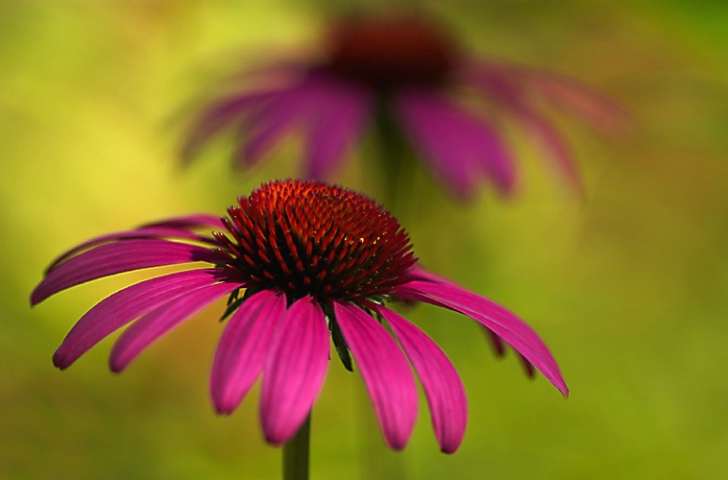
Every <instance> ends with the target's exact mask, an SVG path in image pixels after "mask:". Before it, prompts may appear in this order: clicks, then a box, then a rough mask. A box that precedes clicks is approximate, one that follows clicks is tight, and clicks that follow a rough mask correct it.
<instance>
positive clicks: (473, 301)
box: [394, 280, 569, 395]
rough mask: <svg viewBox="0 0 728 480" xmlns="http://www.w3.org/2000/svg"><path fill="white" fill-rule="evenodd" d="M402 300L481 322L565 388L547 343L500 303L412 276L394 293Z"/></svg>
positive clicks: (459, 288) (561, 389)
mask: <svg viewBox="0 0 728 480" xmlns="http://www.w3.org/2000/svg"><path fill="white" fill-rule="evenodd" d="M394 294H395V295H396V296H397V297H401V298H403V299H405V300H416V301H422V302H427V303H431V304H433V305H437V306H440V307H444V308H448V309H450V310H454V311H456V312H459V313H462V314H463V315H467V316H469V317H471V318H472V319H474V320H475V321H477V322H479V323H481V324H482V325H483V326H485V327H487V328H488V329H489V330H491V331H492V332H493V333H495V334H496V335H498V336H499V337H501V338H502V339H503V340H504V341H505V342H506V343H508V344H509V345H511V346H512V347H513V348H514V349H516V351H518V352H519V353H520V354H521V355H523V357H525V358H526V359H527V360H528V361H529V362H531V363H532V364H533V365H534V366H535V367H536V368H537V369H539V370H540V371H541V373H543V375H544V376H545V377H546V378H547V379H548V380H549V381H550V382H551V383H552V384H553V385H554V386H555V387H556V388H557V389H559V391H561V393H563V394H564V395H568V392H569V390H568V388H567V386H566V383H565V382H564V379H563V377H562V376H561V372H560V370H559V366H558V365H557V364H556V360H554V358H553V356H552V355H551V352H550V351H549V349H548V347H547V346H546V345H545V344H544V343H543V341H542V340H541V339H540V338H539V336H538V335H537V334H536V333H535V332H534V331H533V330H532V329H531V327H529V326H528V325H527V324H526V323H525V322H523V320H521V319H520V318H518V317H517V316H516V315H514V314H513V313H511V312H509V311H508V310H506V309H505V308H503V307H501V306H500V305H498V304H496V303H494V302H492V301H490V300H488V299H486V298H484V297H481V296H479V295H476V294H474V293H472V292H470V291H468V290H465V289H464V288H461V287H459V286H457V285H455V284H453V283H451V282H449V281H448V282H442V283H437V282H431V281H422V280H413V281H411V282H409V283H406V284H403V285H402V286H400V287H397V288H396V290H395V293H394Z"/></svg>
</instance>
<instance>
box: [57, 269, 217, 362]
mask: <svg viewBox="0 0 728 480" xmlns="http://www.w3.org/2000/svg"><path fill="white" fill-rule="evenodd" d="M219 281H220V273H219V272H218V271H216V270H213V269H208V270H192V271H188V272H178V273H172V274H170V275H166V276H163V277H158V278H152V279H150V280H145V281H143V282H140V283H137V284H135V285H132V286H131V287H127V288H125V289H124V290H121V291H119V292H116V293H115V294H113V295H111V296H110V297H107V298H105V299H104V300H102V301H100V302H99V303H97V304H96V305H95V306H94V307H93V308H91V310H89V311H88V312H86V314H85V315H84V316H83V317H81V319H80V320H79V321H78V322H76V324H75V325H74V326H73V328H72V329H71V331H70V332H68V335H67V336H66V338H65V339H64V340H63V343H62V344H61V346H60V347H58V350H56V353H55V354H54V355H53V364H54V365H55V366H56V367H58V368H60V369H65V368H68V367H69V366H70V365H71V364H73V362H75V361H76V360H77V359H78V357H80V356H81V355H83V354H84V353H86V352H87V351H88V350H89V349H90V348H91V347H93V346H94V345H96V344H97V343H98V342H99V341H101V340H102V339H103V338H105V337H106V336H107V335H109V334H110V333H112V332H113V331H115V330H117V329H118V328H121V327H123V326H124V325H126V324H127V323H129V322H131V321H132V320H134V319H135V318H138V317H140V316H141V315H144V314H145V313H147V312H150V311H152V310H154V309H155V308H157V307H159V306H160V305H162V304H164V303H166V302H168V301H170V300H173V299H175V298H179V297H181V296H184V295H187V294H188V293H190V292H193V291H194V290H196V289H198V288H201V287H204V286H206V285H211V284H214V283H217V282H219Z"/></svg>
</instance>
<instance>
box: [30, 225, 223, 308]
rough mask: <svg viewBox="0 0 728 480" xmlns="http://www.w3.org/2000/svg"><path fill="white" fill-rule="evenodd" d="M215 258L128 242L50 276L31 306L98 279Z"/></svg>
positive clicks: (184, 247)
mask: <svg viewBox="0 0 728 480" xmlns="http://www.w3.org/2000/svg"><path fill="white" fill-rule="evenodd" d="M214 257H215V252H213V251H211V250H210V249H208V248H203V247H198V246H195V245H188V244H185V243H178V242H170V241H167V240H157V239H144V240H126V241H124V242H117V243H111V244H106V245H101V246H99V247H96V248H94V249H93V250H89V251H87V252H84V253H81V254H79V255H77V256H75V257H73V258H71V259H69V260H66V261H65V262H63V263H61V264H60V265H58V266H56V267H55V268H54V269H53V270H51V271H50V272H48V275H47V276H46V277H45V278H44V279H43V281H41V282H40V284H39V285H38V286H37V287H36V288H35V290H34V291H33V293H32V294H31V297H30V298H31V304H32V305H36V304H37V303H39V302H41V301H43V300H44V299H46V298H48V297H49V296H51V295H53V294H55V293H58V292H60V291H61V290H65V289H67V288H69V287H72V286H74V285H79V284H81V283H84V282H88V281H91V280H95V279H97V278H101V277H106V276H109V275H114V274H117V273H121V272H128V271H131V270H137V269H141V268H149V267H158V266H162V265H174V264H179V263H186V262H195V261H201V260H204V261H210V260H211V259H213V258H214Z"/></svg>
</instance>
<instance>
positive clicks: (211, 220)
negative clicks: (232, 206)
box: [139, 213, 225, 230]
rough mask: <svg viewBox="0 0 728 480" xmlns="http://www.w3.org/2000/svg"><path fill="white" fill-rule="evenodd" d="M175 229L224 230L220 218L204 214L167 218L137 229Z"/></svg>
mask: <svg viewBox="0 0 728 480" xmlns="http://www.w3.org/2000/svg"><path fill="white" fill-rule="evenodd" d="M152 227H161V228H176V229H180V230H193V229H196V228H208V227H209V228H225V226H224V225H223V223H222V220H221V219H220V217H218V216H215V215H208V214H206V213H198V214H194V215H185V216H182V217H174V218H168V219H166V220H161V221H158V222H152V223H147V224H144V225H142V226H141V227H139V228H143V229H146V228H152Z"/></svg>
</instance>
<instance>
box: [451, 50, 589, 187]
mask: <svg viewBox="0 0 728 480" xmlns="http://www.w3.org/2000/svg"><path fill="white" fill-rule="evenodd" d="M461 81H463V82H464V83H465V84H468V85H471V86H473V87H474V88H475V89H477V90H478V91H480V92H481V94H482V95H484V96H485V97H487V98H488V99H489V100H490V101H491V102H493V104H494V105H496V106H498V107H500V108H501V109H502V110H503V111H504V112H506V113H509V114H511V115H512V116H513V118H514V119H515V120H516V121H517V122H518V123H519V124H520V125H521V128H523V129H525V130H526V131H527V132H528V134H529V138H533V139H534V140H536V141H537V142H539V143H540V144H541V148H542V149H543V150H544V151H545V152H546V153H547V158H548V159H549V160H551V161H552V162H553V163H554V164H555V166H556V169H557V171H559V173H560V174H561V175H562V176H563V177H564V179H565V180H566V181H567V182H568V184H569V186H570V187H571V188H574V189H575V190H577V191H581V189H582V185H581V179H580V176H579V172H578V171H577V168H576V165H575V163H574V160H573V158H572V155H571V152H570V149H569V146H568V145H567V143H566V141H565V139H564V138H563V137H562V136H561V134H560V133H559V131H558V130H557V129H556V128H555V127H554V126H553V125H552V123H551V122H549V121H548V120H547V119H546V117H544V116H543V115H542V114H541V113H540V112H539V111H538V110H537V109H536V108H534V106H533V105H532V102H531V101H530V100H529V99H528V98H527V96H526V94H525V92H524V91H523V86H522V85H520V84H519V82H516V81H513V80H510V81H509V79H508V77H507V76H506V77H504V76H502V75H501V74H500V72H499V71H498V70H494V69H492V68H490V66H488V65H478V64H471V65H469V66H468V68H466V69H464V71H463V72H462V78H461Z"/></svg>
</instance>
